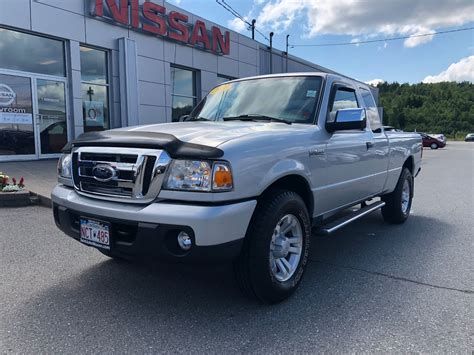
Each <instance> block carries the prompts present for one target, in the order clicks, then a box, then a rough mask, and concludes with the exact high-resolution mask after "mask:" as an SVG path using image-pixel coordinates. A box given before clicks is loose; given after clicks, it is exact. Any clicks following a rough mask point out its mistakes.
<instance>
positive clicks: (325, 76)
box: [230, 71, 373, 88]
mask: <svg viewBox="0 0 474 355" xmlns="http://www.w3.org/2000/svg"><path fill="white" fill-rule="evenodd" d="M291 76H321V77H324V78H327V77H334V78H336V79H344V80H349V81H353V82H354V83H357V84H359V85H362V86H364V87H366V88H373V87H372V86H371V85H369V84H367V83H364V82H362V81H359V80H356V79H353V78H349V77H347V76H345V75H342V74H336V73H326V72H322V71H311V72H290V73H278V74H265V75H255V76H249V77H246V78H239V79H234V80H230V82H238V81H244V80H252V79H261V78H281V77H291Z"/></svg>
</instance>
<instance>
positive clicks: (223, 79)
mask: <svg viewBox="0 0 474 355" xmlns="http://www.w3.org/2000/svg"><path fill="white" fill-rule="evenodd" d="M234 79H237V78H233V77H231V76H227V75H221V74H217V80H216V85H219V84H222V83H225V82H226V81H229V80H234Z"/></svg>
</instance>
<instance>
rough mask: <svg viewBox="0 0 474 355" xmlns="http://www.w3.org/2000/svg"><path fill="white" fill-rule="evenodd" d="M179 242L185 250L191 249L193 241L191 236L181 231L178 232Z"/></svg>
mask: <svg viewBox="0 0 474 355" xmlns="http://www.w3.org/2000/svg"><path fill="white" fill-rule="evenodd" d="M178 244H179V247H180V248H181V249H183V250H189V249H191V245H192V241H191V237H190V236H189V235H188V233H186V232H179V234H178Z"/></svg>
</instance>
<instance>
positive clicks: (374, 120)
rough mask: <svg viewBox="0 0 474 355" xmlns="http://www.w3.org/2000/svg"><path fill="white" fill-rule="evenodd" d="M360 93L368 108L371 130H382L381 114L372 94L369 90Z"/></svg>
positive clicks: (362, 90) (361, 90)
mask: <svg viewBox="0 0 474 355" xmlns="http://www.w3.org/2000/svg"><path fill="white" fill-rule="evenodd" d="M360 92H361V93H362V99H363V100H364V104H365V107H366V111H367V118H368V120H369V122H370V129H371V130H372V131H375V130H380V129H381V128H382V123H381V122H380V118H379V112H378V109H377V105H376V104H375V101H374V98H373V97H372V94H371V93H370V91H369V90H366V89H363V88H361V89H360Z"/></svg>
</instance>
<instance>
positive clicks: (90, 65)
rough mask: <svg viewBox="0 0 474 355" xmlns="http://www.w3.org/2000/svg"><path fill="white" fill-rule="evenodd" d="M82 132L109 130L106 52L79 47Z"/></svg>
mask: <svg viewBox="0 0 474 355" xmlns="http://www.w3.org/2000/svg"><path fill="white" fill-rule="evenodd" d="M81 78H82V112H83V118H84V131H85V132H90V131H102V130H105V129H109V128H110V113H109V82H108V70H107V52H106V51H102V50H98V49H94V48H89V47H85V46H81Z"/></svg>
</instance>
